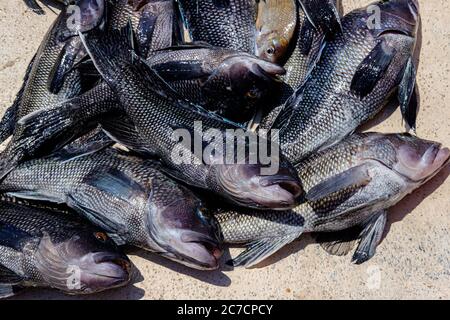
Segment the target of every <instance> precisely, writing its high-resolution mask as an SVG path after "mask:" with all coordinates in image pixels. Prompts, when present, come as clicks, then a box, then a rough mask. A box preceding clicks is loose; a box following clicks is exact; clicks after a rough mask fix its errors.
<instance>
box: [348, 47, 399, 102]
mask: <svg viewBox="0 0 450 320" xmlns="http://www.w3.org/2000/svg"><path fill="white" fill-rule="evenodd" d="M394 55H395V49H394V48H391V47H389V46H388V45H386V43H385V42H383V41H381V42H379V43H378V44H377V45H376V46H375V48H374V49H373V50H372V51H371V52H370V53H369V55H368V56H367V57H366V58H365V59H364V61H363V62H362V63H361V64H360V65H359V66H358V69H357V70H356V73H355V75H354V76H353V79H352V83H351V86H350V90H351V91H352V93H353V94H355V95H356V96H358V97H360V98H361V99H362V98H364V97H365V96H367V95H368V94H369V93H371V92H372V90H373V89H374V88H375V86H376V85H377V83H378V81H379V80H380V79H381V78H382V77H383V75H384V74H385V72H386V70H387V68H388V67H389V65H390V64H391V62H392V59H393V58H394Z"/></svg>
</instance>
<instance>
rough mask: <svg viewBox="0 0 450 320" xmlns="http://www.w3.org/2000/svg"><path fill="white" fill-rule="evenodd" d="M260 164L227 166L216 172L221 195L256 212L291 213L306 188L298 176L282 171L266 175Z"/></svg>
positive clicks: (283, 169) (288, 171)
mask: <svg viewBox="0 0 450 320" xmlns="http://www.w3.org/2000/svg"><path fill="white" fill-rule="evenodd" d="M262 168H263V167H262V166H259V165H243V164H240V165H227V166H222V167H221V168H220V169H219V170H218V171H217V183H218V185H219V187H220V188H221V193H225V197H228V198H229V199H231V200H232V201H233V202H235V203H237V204H238V205H241V206H245V207H250V208H255V209H273V210H288V209H291V208H293V207H295V205H296V204H297V202H298V198H299V196H300V195H301V194H302V193H303V188H302V185H301V182H300V180H299V179H298V176H297V174H296V173H294V172H292V171H290V170H286V169H285V168H280V169H279V170H278V172H277V173H275V174H273V175H264V174H263V171H262V170H261V169H262Z"/></svg>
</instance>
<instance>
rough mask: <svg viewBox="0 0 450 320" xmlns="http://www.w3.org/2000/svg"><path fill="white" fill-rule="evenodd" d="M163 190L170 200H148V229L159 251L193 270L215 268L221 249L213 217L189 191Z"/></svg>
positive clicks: (220, 239) (219, 235)
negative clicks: (170, 193)
mask: <svg viewBox="0 0 450 320" xmlns="http://www.w3.org/2000/svg"><path fill="white" fill-rule="evenodd" d="M167 191H168V192H172V196H171V197H170V198H171V200H169V201H168V200H164V203H162V202H161V201H160V199H153V200H152V199H150V201H149V213H148V214H149V217H148V228H149V232H150V234H151V238H152V239H153V241H155V242H156V243H157V245H158V246H159V247H160V248H161V249H160V252H159V253H160V254H161V255H162V256H164V257H166V258H169V259H171V260H174V261H176V262H179V263H181V264H183V265H186V266H189V267H191V268H194V269H200V270H215V269H217V268H218V267H219V259H220V257H221V256H222V253H223V250H222V238H221V234H220V228H219V226H218V224H217V222H216V220H215V218H214V217H213V215H212V214H211V213H210V212H209V211H208V210H207V209H206V208H205V207H204V206H203V204H202V202H201V201H200V199H198V198H197V197H196V196H195V195H194V194H193V193H192V192H191V191H190V190H187V189H185V188H183V187H180V186H178V187H177V190H175V189H173V190H167Z"/></svg>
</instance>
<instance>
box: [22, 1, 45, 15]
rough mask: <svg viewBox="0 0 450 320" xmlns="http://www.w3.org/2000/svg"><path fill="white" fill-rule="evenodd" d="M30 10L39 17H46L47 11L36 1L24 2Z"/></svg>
mask: <svg viewBox="0 0 450 320" xmlns="http://www.w3.org/2000/svg"><path fill="white" fill-rule="evenodd" d="M23 1H24V2H25V4H26V5H27V7H28V8H30V9H31V10H33V12H34V13H36V14H38V15H44V14H45V11H44V10H43V9H42V7H41V6H40V5H39V4H38V3H37V2H36V0H23Z"/></svg>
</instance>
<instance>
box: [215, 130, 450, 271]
mask: <svg viewBox="0 0 450 320" xmlns="http://www.w3.org/2000/svg"><path fill="white" fill-rule="evenodd" d="M449 158H450V150H449V149H447V148H441V146H440V145H439V144H438V143H434V142H430V141H426V140H421V139H419V138H416V137H412V136H410V135H406V134H405V135H400V134H392V135H384V134H378V133H367V134H354V135H352V136H350V137H348V138H346V139H345V140H343V141H342V142H340V143H338V144H336V145H335V146H332V147H330V148H328V149H326V150H324V151H321V152H317V153H315V154H314V155H312V156H311V157H309V158H308V159H307V160H305V161H304V162H302V163H301V164H300V165H299V166H298V167H297V170H298V174H299V177H300V179H301V180H302V182H303V187H304V188H305V192H306V196H305V198H304V202H303V203H302V204H300V205H299V206H297V207H296V208H294V209H292V210H290V211H283V212H274V211H263V212H255V211H251V210H248V209H246V210H237V209H232V210H228V209H227V210H224V209H221V210H220V212H219V213H218V214H216V218H217V220H218V223H219V225H220V227H221V230H222V234H223V237H224V242H225V243H239V244H246V245H248V249H247V250H246V251H245V252H244V253H243V254H242V255H240V256H238V257H237V258H236V259H235V265H245V266H252V265H255V264H257V263H258V262H260V261H262V260H263V259H264V258H266V257H268V256H269V255H270V254H272V253H274V252H276V251H277V250H279V249H280V248H281V247H283V246H284V245H286V244H287V243H289V242H292V241H293V240H294V239H296V238H298V237H299V236H300V235H301V234H302V233H306V232H323V233H333V232H339V231H343V230H348V229H350V228H352V227H358V228H359V230H362V232H358V234H357V235H356V237H355V239H359V240H360V245H359V247H358V249H357V251H356V253H355V255H354V257H353V260H354V262H356V263H362V262H364V261H366V260H368V259H370V258H371V257H372V256H373V254H374V253H375V248H376V246H377V245H378V243H379V241H380V240H381V238H380V237H381V234H382V233H383V230H384V223H385V221H386V220H385V218H386V211H385V210H386V209H387V208H389V207H391V206H393V205H395V204H396V203H398V202H399V201H400V200H401V199H403V198H404V197H405V196H406V195H407V194H409V193H411V192H412V191H414V190H415V189H417V188H418V187H420V186H421V185H423V184H424V183H425V182H427V181H428V180H429V179H431V178H432V177H433V176H435V175H436V174H437V173H438V172H439V171H440V170H441V169H442V168H443V167H444V166H445V165H446V164H447V163H448V162H449ZM370 239H372V240H370ZM340 240H341V241H344V240H343V239H337V244H336V246H337V245H339V244H342V242H340ZM350 249H351V247H349V249H348V250H350Z"/></svg>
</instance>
